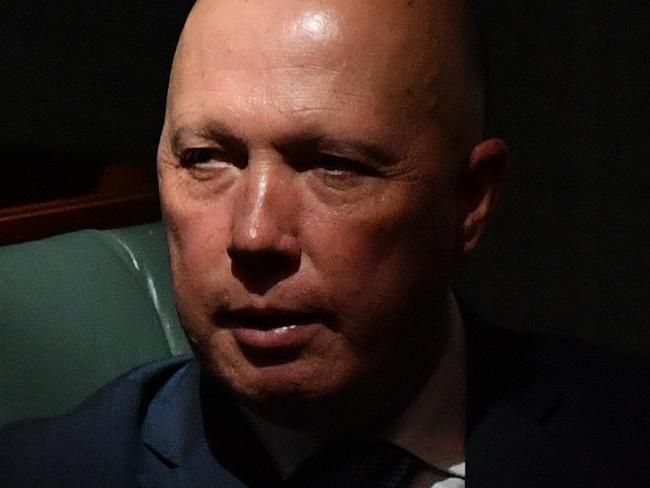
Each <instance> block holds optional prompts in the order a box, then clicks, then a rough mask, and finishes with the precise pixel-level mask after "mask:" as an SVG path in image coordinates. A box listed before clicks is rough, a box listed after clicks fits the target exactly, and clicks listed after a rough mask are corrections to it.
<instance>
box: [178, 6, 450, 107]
mask: <svg viewBox="0 0 650 488" xmlns="http://www.w3.org/2000/svg"><path fill="white" fill-rule="evenodd" d="M387 5H388V6H387ZM407 8H410V7H408V2H401V1H399V0H392V3H385V2H382V1H379V2H356V1H346V2H343V1H340V2H338V1H327V2H315V1H308V0H295V1H292V0H288V1H283V2H275V1H264V0H249V1H243V0H222V1H210V0H203V1H200V2H199V3H198V4H197V6H196V8H195V10H194V11H193V13H192V15H191V16H190V18H189V19H188V22H187V25H186V28H185V30H184V33H183V36H182V39H181V43H180V45H179V49H178V52H177V57H176V60H175V66H174V70H173V73H172V80H171V85H170V88H171V90H170V100H169V102H170V107H169V109H170V110H171V111H172V112H175V111H178V110H181V109H183V106H184V104H186V103H188V102H190V99H191V98H195V99H196V96H197V95H198V94H199V93H202V94H203V95H204V98H205V99H210V98H211V99H213V101H214V102H215V103H218V102H219V100H220V99H221V98H224V97H225V96H228V97H230V99H229V105H235V104H236V102H237V101H241V102H244V103H245V102H251V103H252V102H253V101H254V100H259V99H261V98H264V97H267V98H271V99H273V101H274V103H275V104H276V105H277V106H278V107H281V106H283V105H284V106H285V108H286V109H288V110H300V109H301V106H300V105H301V102H302V103H303V104H306V105H309V104H310V103H311V104H313V103H314V96H317V97H319V98H320V100H319V103H323V98H324V97H325V96H328V97H330V100H329V101H330V102H332V103H334V102H336V101H337V100H338V101H341V99H344V100H346V101H348V102H349V101H350V99H356V102H355V103H363V102H365V103H368V104H375V105H380V106H384V108H386V107H387V106H388V105H389V102H390V101H399V104H400V106H403V105H405V104H408V103H412V105H413V106H414V107H416V106H421V105H422V103H423V101H424V98H423V97H426V98H427V100H426V101H427V102H433V98H434V97H433V96H432V95H434V94H435V85H436V80H437V77H438V76H437V75H438V72H439V66H440V63H439V59H438V58H439V57H437V56H436V55H435V54H434V53H433V51H435V46H436V39H435V38H433V37H432V36H431V32H430V29H429V30H427V29H422V28H421V26H418V21H417V17H416V16H413V15H412V14H409V15H407V14H408V13H409V12H408V11H406V12H401V10H403V9H407ZM189 94H194V97H191V96H190V97H188V95H189ZM220 95H221V96H220ZM233 96H236V97H242V98H243V100H233V99H232V97H233ZM195 101H196V100H195ZM304 108H309V107H308V106H306V107H304Z"/></svg>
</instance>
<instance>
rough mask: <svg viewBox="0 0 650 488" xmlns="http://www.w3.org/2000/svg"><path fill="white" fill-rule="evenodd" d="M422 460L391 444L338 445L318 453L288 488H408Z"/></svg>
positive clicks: (307, 462)
mask: <svg viewBox="0 0 650 488" xmlns="http://www.w3.org/2000/svg"><path fill="white" fill-rule="evenodd" d="M422 465H423V463H422V461H420V460H419V459H418V458H416V457H415V456H413V455H412V454H410V453H408V452H406V451H404V450H403V449H401V448H399V447H397V446H395V445H393V444H390V443H388V442H376V443H373V444H370V445H367V446H363V447H359V446H355V445H346V444H336V445H332V446H327V447H326V448H324V449H321V450H319V451H317V452H316V453H315V454H314V455H312V456H310V457H309V458H308V459H307V460H306V461H304V462H303V463H302V464H301V465H300V466H299V467H298V469H297V470H296V471H295V472H294V474H293V475H292V476H291V477H290V478H289V480H287V485H286V486H287V487H288V488H334V487H336V488H405V487H408V486H409V483H410V482H411V480H412V479H413V477H414V475H415V474H416V472H417V470H418V469H420V467H421V466H422Z"/></svg>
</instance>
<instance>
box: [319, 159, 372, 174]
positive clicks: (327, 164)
mask: <svg viewBox="0 0 650 488" xmlns="http://www.w3.org/2000/svg"><path fill="white" fill-rule="evenodd" d="M317 167H318V168H320V169H322V170H325V171H327V172H328V173H329V174H330V175H332V176H345V175H350V176H352V175H361V176H375V175H377V174H378V172H377V171H376V170H375V169H374V168H372V167H371V166H369V165H367V164H365V163H363V162H361V161H357V160H354V159H350V158H346V157H344V156H338V155H335V154H320V155H319V158H318V163H317Z"/></svg>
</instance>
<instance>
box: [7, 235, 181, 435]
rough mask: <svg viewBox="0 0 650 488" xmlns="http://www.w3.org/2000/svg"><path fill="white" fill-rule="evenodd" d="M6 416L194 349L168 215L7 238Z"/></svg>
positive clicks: (43, 410) (59, 403) (73, 397)
mask: <svg viewBox="0 0 650 488" xmlns="http://www.w3.org/2000/svg"><path fill="white" fill-rule="evenodd" d="M0 283H1V288H0V290H1V291H0V425H1V424H3V423H5V422H8V421H10V420H14V419H18V418H23V417H33V416H49V415H55V414H59V413H63V412H65V411H67V410H70V409H71V408H72V407H73V406H74V405H76V404H77V403H78V402H79V401H81V400H82V399H83V398H84V397H85V396H87V395H88V394H89V393H91V392H92V391H94V390H95V389H97V388H98V387H100V386H101V385H103V384H104V383H106V382H108V381H109V380H111V379H112V378H114V377H116V376H118V375H119V374H121V373H122V372H125V371H127V370H129V369H131V368H133V367H135V366H137V365H139V364H142V363H144V362H147V361H150V360H154V359H159V358H164V357H169V356H172V355H177V354H183V353H186V352H189V347H188V345H187V342H186V339H185V336H184V335H183V332H182V329H181V327H180V324H179V322H178V318H177V315H176V309H175V306H174V299H173V292H172V285H171V277H170V271H169V265H168V256H167V247H166V241H165V234H164V229H163V227H162V225H161V224H160V223H154V224H146V225H141V226H136V227H129V228H122V229H115V230H106V231H96V230H84V231H79V232H74V233H71V234H64V235H59V236H56V237H52V238H49V239H44V240H41V241H34V242H28V243H23V244H17V245H11V246H5V247H0Z"/></svg>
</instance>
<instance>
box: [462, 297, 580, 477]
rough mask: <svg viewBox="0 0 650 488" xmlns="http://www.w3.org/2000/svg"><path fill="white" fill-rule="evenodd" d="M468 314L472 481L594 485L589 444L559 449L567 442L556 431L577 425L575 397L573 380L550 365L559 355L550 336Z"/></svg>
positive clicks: (561, 432) (469, 462)
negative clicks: (572, 408)
mask: <svg viewBox="0 0 650 488" xmlns="http://www.w3.org/2000/svg"><path fill="white" fill-rule="evenodd" d="M463 313H464V319H465V324H466V331H467V332H466V335H467V351H468V361H467V362H468V368H467V392H468V393H467V395H468V401H467V404H468V411H467V419H468V438H467V444H466V462H467V483H468V486H477V487H492V486H494V487H495V488H496V487H501V486H536V487H537V486H539V487H549V488H550V487H553V488H556V487H575V488H577V487H580V488H584V487H587V486H590V485H589V482H588V481H587V479H588V478H589V477H590V476H589V470H590V467H589V461H588V459H589V446H585V445H579V444H578V443H576V445H577V446H579V447H578V448H577V449H576V451H577V452H572V451H571V450H570V449H564V448H562V449H558V446H560V447H562V446H563V444H562V442H564V441H562V442H559V443H558V437H557V436H558V435H566V433H567V431H570V430H571V429H570V427H567V426H566V422H567V418H568V417H567V412H569V410H568V408H569V405H568V404H569V401H568V398H567V389H566V385H564V384H563V383H562V381H558V374H557V371H550V370H551V369H552V368H550V367H549V364H553V361H554V360H555V358H554V357H553V351H554V349H553V348H552V347H547V346H546V344H547V343H549V339H548V338H542V337H540V338H535V337H534V336H529V335H521V334H516V333H514V332H509V331H506V330H504V329H498V328H495V327H492V326H489V325H487V324H485V323H482V322H481V321H480V319H478V318H477V317H476V316H474V315H472V314H471V312H469V313H468V312H467V311H466V310H463ZM560 376H561V375H560ZM570 415H572V413H570V414H569V416H570ZM567 440H568V442H571V440H572V437H571V436H569V437H567Z"/></svg>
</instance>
